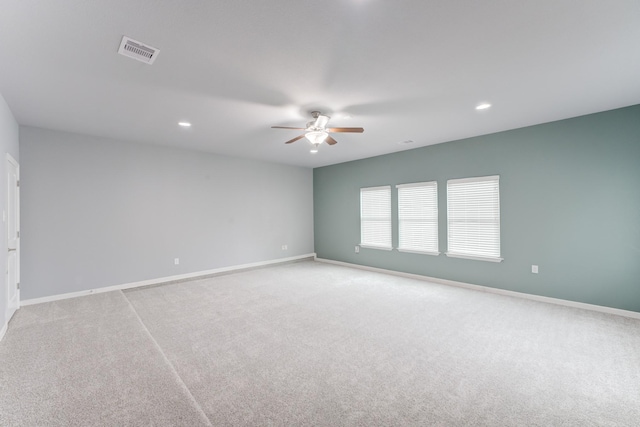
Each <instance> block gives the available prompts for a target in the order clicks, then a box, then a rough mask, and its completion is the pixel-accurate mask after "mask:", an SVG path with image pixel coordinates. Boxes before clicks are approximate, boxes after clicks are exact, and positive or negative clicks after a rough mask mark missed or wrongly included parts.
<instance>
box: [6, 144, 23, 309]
mask: <svg viewBox="0 0 640 427" xmlns="http://www.w3.org/2000/svg"><path fill="white" fill-rule="evenodd" d="M7 183H8V188H7V194H8V196H9V197H8V201H7V215H6V222H7V251H8V253H7V285H8V295H7V301H8V302H9V304H8V310H9V312H8V313H7V314H8V316H7V317H6V318H7V319H11V316H13V314H14V313H15V312H16V310H17V309H18V308H19V307H20V167H19V165H18V162H16V161H15V159H14V158H13V157H11V156H10V155H9V154H7Z"/></svg>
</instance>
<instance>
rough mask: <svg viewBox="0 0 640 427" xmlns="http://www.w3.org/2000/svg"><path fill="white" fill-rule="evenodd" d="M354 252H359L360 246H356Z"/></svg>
mask: <svg viewBox="0 0 640 427" xmlns="http://www.w3.org/2000/svg"><path fill="white" fill-rule="evenodd" d="M356 253H357V254H359V253H360V246H356Z"/></svg>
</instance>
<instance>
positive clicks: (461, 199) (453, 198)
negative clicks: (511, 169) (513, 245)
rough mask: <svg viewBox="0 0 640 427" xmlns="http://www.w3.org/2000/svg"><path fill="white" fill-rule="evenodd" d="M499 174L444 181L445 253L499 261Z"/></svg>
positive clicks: (453, 255) (460, 256) (500, 259)
mask: <svg viewBox="0 0 640 427" xmlns="http://www.w3.org/2000/svg"><path fill="white" fill-rule="evenodd" d="M499 179H500V177H499V176H497V175H496V176H485V177H479V178H465V179H451V180H449V181H447V231H448V233H447V234H448V239H449V240H448V248H447V250H448V251H447V256H452V257H459V258H471V259H479V260H485V261H495V262H500V261H502V258H500V186H499Z"/></svg>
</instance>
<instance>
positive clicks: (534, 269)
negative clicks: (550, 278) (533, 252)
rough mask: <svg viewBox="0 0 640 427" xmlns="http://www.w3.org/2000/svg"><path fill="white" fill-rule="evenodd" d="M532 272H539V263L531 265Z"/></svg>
mask: <svg viewBox="0 0 640 427" xmlns="http://www.w3.org/2000/svg"><path fill="white" fill-rule="evenodd" d="M531 272H532V273H533V274H538V266H537V265H532V266H531Z"/></svg>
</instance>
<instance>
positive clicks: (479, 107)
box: [476, 102, 491, 110]
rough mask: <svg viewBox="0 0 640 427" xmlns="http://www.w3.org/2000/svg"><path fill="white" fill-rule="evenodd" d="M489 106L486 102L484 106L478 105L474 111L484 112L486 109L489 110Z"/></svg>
mask: <svg viewBox="0 0 640 427" xmlns="http://www.w3.org/2000/svg"><path fill="white" fill-rule="evenodd" d="M490 107H491V104H489V103H488V102H485V103H484V104H479V105H478V106H477V107H476V110H486V109H487V108H490Z"/></svg>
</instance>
